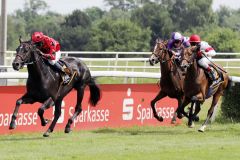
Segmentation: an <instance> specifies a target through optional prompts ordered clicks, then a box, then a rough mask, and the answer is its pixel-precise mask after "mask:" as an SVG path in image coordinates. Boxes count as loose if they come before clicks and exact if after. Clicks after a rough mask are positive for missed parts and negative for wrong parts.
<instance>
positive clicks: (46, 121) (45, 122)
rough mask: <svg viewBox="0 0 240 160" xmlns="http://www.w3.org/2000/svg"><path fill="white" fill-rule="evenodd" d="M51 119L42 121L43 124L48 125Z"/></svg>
mask: <svg viewBox="0 0 240 160" xmlns="http://www.w3.org/2000/svg"><path fill="white" fill-rule="evenodd" d="M50 121H51V120H50V119H45V120H44V122H43V123H41V125H42V126H46V125H47V124H48V123H49V122H50Z"/></svg>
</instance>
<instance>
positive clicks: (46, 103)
mask: <svg viewBox="0 0 240 160" xmlns="http://www.w3.org/2000/svg"><path fill="white" fill-rule="evenodd" d="M16 51H17V53H16V57H15V59H14V61H13V63H12V66H13V68H14V69H15V70H19V69H21V68H23V66H24V65H27V70H28V79H27V84H26V87H27V92H26V93H25V94H24V95H23V96H22V97H21V98H19V99H18V100H17V102H16V106H15V110H14V112H13V115H12V120H11V123H10V126H9V129H14V128H15V127H16V122H15V120H16V118H17V113H18V110H19V107H20V105H21V104H33V103H35V102H40V103H43V105H42V107H41V108H39V110H38V115H39V116H40V118H41V124H42V126H45V125H46V124H47V123H48V120H46V119H44V117H43V113H44V110H45V109H47V108H49V107H50V106H51V105H53V104H54V105H55V112H54V119H53V121H52V123H51V125H50V126H49V128H48V130H47V131H46V132H45V133H44V134H43V136H45V137H47V136H49V135H50V132H53V130H54V127H55V125H56V122H57V120H58V118H59V117H60V115H61V104H62V100H63V98H64V97H65V96H66V95H67V94H68V93H69V92H70V91H71V90H72V89H73V88H74V89H76V90H77V104H76V106H75V112H74V114H73V116H72V117H71V118H69V120H68V123H67V125H66V127H65V133H69V132H70V131H71V124H72V123H73V120H74V119H75V118H76V117H77V116H78V115H79V114H80V113H81V111H82V99H83V95H84V89H85V87H86V86H87V85H88V86H89V88H90V98H89V102H90V104H91V105H92V106H95V105H96V104H97V103H98V101H99V100H100V89H99V87H98V86H97V85H96V83H95V81H94V79H93V78H92V77H91V74H90V71H89V69H88V67H87V66H86V65H85V64H84V63H83V62H82V61H81V60H79V59H77V58H73V57H66V58H63V59H62V60H63V61H64V62H65V63H66V64H68V66H69V69H71V70H72V71H74V72H75V73H76V76H75V77H73V79H72V81H71V82H70V83H69V84H68V85H63V82H62V78H61V75H60V74H59V73H57V72H56V71H55V70H54V69H52V67H50V66H49V65H48V64H47V61H46V60H45V59H44V58H42V56H41V51H39V50H38V49H36V47H35V46H34V45H32V44H31V42H30V41H26V42H22V41H21V39H20V45H19V46H18V48H17V49H16Z"/></svg>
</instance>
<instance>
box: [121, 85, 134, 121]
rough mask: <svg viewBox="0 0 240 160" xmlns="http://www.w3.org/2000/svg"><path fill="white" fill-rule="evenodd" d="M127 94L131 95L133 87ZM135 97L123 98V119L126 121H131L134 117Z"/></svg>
mask: <svg viewBox="0 0 240 160" xmlns="http://www.w3.org/2000/svg"><path fill="white" fill-rule="evenodd" d="M127 96H128V97H130V96H131V88H128V90H127ZM133 103H134V100H133V98H124V99H123V114H122V119H123V120H124V121H129V120H132V119H133Z"/></svg>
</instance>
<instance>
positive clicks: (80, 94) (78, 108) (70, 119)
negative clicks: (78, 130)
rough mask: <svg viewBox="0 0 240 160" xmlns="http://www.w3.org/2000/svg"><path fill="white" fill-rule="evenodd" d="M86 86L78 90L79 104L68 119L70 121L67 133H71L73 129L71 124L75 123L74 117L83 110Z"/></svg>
mask: <svg viewBox="0 0 240 160" xmlns="http://www.w3.org/2000/svg"><path fill="white" fill-rule="evenodd" d="M84 88H85V86H83V87H81V88H80V89H78V90H77V104H76V107H75V112H74V114H73V116H72V117H71V118H69V119H68V123H67V124H66V127H65V131H64V132H65V133H69V132H70V131H71V124H72V123H73V121H74V119H75V118H76V117H77V116H78V115H79V114H80V113H81V112H82V100H83V96H84Z"/></svg>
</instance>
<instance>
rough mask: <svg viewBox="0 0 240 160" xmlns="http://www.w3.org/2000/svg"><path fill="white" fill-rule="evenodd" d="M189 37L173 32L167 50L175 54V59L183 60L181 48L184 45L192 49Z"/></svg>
mask: <svg viewBox="0 0 240 160" xmlns="http://www.w3.org/2000/svg"><path fill="white" fill-rule="evenodd" d="M188 39H189V37H184V36H182V34H181V33H179V32H173V33H172V35H171V39H170V40H169V41H168V45H167V48H168V49H169V50H170V51H171V52H172V53H173V55H174V57H175V59H177V60H180V59H181V50H182V48H181V46H182V45H183V46H184V47H185V48H187V47H190V44H189V41H188Z"/></svg>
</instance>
